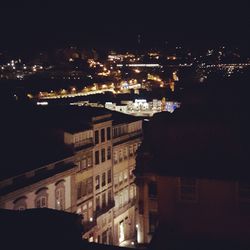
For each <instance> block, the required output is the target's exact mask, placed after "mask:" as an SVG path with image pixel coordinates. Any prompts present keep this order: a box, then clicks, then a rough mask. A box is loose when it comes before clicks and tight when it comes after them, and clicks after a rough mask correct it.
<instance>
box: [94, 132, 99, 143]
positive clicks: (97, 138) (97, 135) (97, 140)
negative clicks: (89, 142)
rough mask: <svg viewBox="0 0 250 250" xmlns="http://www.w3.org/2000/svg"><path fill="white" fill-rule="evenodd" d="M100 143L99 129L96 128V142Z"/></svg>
mask: <svg viewBox="0 0 250 250" xmlns="http://www.w3.org/2000/svg"><path fill="white" fill-rule="evenodd" d="M98 143H99V131H98V130H96V131H95V144H98Z"/></svg>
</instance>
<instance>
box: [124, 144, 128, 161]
mask: <svg viewBox="0 0 250 250" xmlns="http://www.w3.org/2000/svg"><path fill="white" fill-rule="evenodd" d="M123 157H124V160H126V159H127V158H128V148H127V147H125V148H124V149H123Z"/></svg>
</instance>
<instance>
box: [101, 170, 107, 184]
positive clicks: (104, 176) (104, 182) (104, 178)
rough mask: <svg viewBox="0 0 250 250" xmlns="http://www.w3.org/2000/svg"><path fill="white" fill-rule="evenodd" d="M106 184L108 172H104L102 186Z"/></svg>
mask: <svg viewBox="0 0 250 250" xmlns="http://www.w3.org/2000/svg"><path fill="white" fill-rule="evenodd" d="M105 185H106V173H105V172H104V173H103V174H102V187H103V186H105Z"/></svg>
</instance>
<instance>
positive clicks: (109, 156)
mask: <svg viewBox="0 0 250 250" xmlns="http://www.w3.org/2000/svg"><path fill="white" fill-rule="evenodd" d="M110 159H111V147H108V150H107V160H110Z"/></svg>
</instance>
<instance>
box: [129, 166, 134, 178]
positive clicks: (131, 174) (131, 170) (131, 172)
mask: <svg viewBox="0 0 250 250" xmlns="http://www.w3.org/2000/svg"><path fill="white" fill-rule="evenodd" d="M133 171H134V169H133V168H130V169H129V178H130V179H132V178H133V177H134V174H133Z"/></svg>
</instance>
